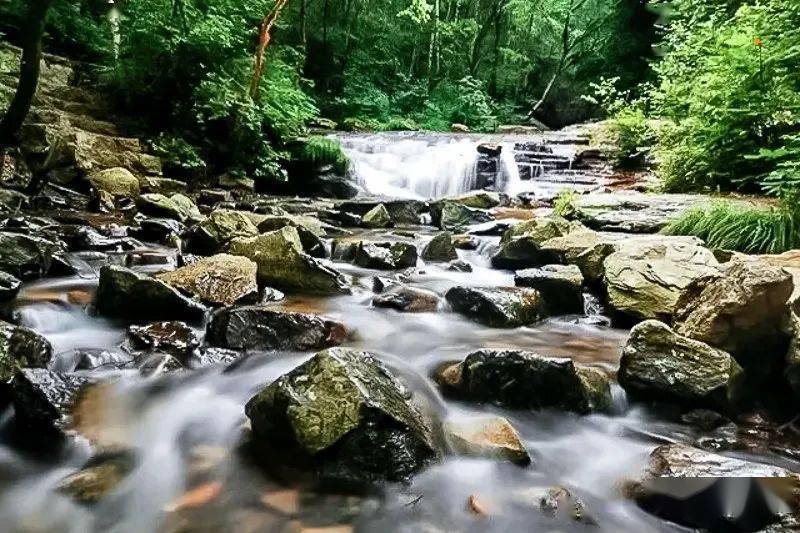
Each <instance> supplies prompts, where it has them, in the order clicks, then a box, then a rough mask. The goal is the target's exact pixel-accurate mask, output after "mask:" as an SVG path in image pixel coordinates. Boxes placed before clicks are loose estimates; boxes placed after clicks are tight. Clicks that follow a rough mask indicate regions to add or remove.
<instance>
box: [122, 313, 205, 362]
mask: <svg viewBox="0 0 800 533" xmlns="http://www.w3.org/2000/svg"><path fill="white" fill-rule="evenodd" d="M128 338H129V339H130V340H131V344H132V345H133V346H134V347H136V348H138V349H140V350H150V351H157V352H164V353H168V354H170V355H172V356H174V357H175V358H176V359H177V360H178V361H181V362H182V363H184V362H186V361H187V360H188V359H189V358H190V357H191V356H192V354H193V353H194V352H195V350H197V349H198V348H199V347H200V339H199V337H198V336H197V334H196V333H195V331H194V330H193V329H192V328H190V327H189V326H187V325H186V324H185V323H183V322H178V321H169V322H154V323H152V324H147V325H146V326H130V327H129V328H128Z"/></svg>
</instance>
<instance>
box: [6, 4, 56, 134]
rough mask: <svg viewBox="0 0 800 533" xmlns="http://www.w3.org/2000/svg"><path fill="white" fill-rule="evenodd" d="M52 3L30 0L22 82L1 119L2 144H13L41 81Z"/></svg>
mask: <svg viewBox="0 0 800 533" xmlns="http://www.w3.org/2000/svg"><path fill="white" fill-rule="evenodd" d="M51 4H52V0H29V3H28V9H27V11H26V13H25V16H24V18H23V27H22V31H21V38H22V59H21V61H20V68H19V83H18V84H17V90H16V92H15V93H14V97H13V98H12V100H11V104H10V105H9V106H8V110H7V111H6V114H5V116H4V117H3V119H2V121H0V148H5V147H7V146H10V145H12V144H14V142H15V141H16V138H17V134H18V133H19V130H20V128H21V127H22V123H23V122H24V121H25V117H26V116H27V115H28V111H30V108H31V102H32V101H33V96H34V94H36V87H37V86H38V84H39V68H40V63H41V60H42V36H43V35H44V29H45V22H46V18H47V11H48V9H50V5H51Z"/></svg>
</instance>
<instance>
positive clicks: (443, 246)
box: [422, 231, 458, 263]
mask: <svg viewBox="0 0 800 533" xmlns="http://www.w3.org/2000/svg"><path fill="white" fill-rule="evenodd" d="M422 259H423V261H429V262H442V263H447V262H448V261H454V260H456V259H458V252H456V248H455V246H453V235H452V234H451V233H450V232H449V231H443V232H441V233H437V234H436V235H434V237H433V238H432V239H431V240H430V241H428V244H426V245H425V247H424V248H423V249H422Z"/></svg>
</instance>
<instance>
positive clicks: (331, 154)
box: [294, 136, 350, 175]
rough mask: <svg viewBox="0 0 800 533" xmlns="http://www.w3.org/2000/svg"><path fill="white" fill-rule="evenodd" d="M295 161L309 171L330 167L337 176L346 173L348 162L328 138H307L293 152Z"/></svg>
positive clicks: (336, 143) (340, 147)
mask: <svg viewBox="0 0 800 533" xmlns="http://www.w3.org/2000/svg"><path fill="white" fill-rule="evenodd" d="M294 155H295V160H296V162H297V163H298V164H299V165H304V166H305V167H307V168H309V169H321V168H323V167H327V166H330V167H331V168H332V170H333V171H334V172H335V173H336V174H339V175H343V174H345V173H346V172H347V169H348V168H349V166H350V160H349V159H348V158H347V156H346V155H345V153H344V151H343V150H342V145H341V144H339V141H337V140H336V139H331V138H329V137H318V136H315V137H309V138H308V139H307V140H306V141H305V142H303V143H301V145H300V148H299V149H298V150H296V151H295V154H294Z"/></svg>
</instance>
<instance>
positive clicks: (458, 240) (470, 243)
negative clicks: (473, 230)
mask: <svg viewBox="0 0 800 533" xmlns="http://www.w3.org/2000/svg"><path fill="white" fill-rule="evenodd" d="M453 246H454V247H456V248H458V249H459V250H477V248H478V246H480V240H479V239H476V238H475V237H473V236H472V235H464V234H461V235H455V236H453Z"/></svg>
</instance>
